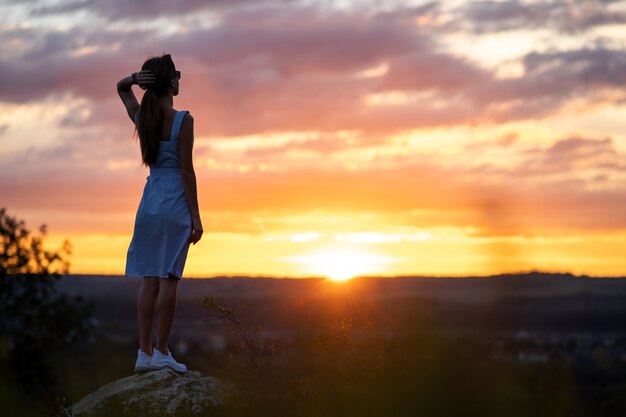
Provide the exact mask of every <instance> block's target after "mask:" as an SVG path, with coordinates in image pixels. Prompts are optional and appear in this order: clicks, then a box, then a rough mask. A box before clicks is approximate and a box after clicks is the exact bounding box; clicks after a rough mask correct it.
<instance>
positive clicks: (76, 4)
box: [30, 0, 297, 21]
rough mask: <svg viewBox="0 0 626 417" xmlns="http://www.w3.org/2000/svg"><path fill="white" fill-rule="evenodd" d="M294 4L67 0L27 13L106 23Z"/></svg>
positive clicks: (261, 0)
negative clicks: (88, 16)
mask: <svg viewBox="0 0 626 417" xmlns="http://www.w3.org/2000/svg"><path fill="white" fill-rule="evenodd" d="M281 3H297V1H295V0H211V1H204V0H177V1H170V0H150V1H131V2H128V1H126V0H107V1H98V0H78V1H74V0H70V1H65V2H60V3H57V4H54V5H44V6H37V7H34V8H32V9H31V10H30V15H31V16H33V17H41V16H49V15H57V14H67V13H72V12H76V11H82V10H85V11H88V12H90V13H93V14H94V15H96V16H98V17H99V18H104V19H106V20H116V21H117V20H132V21H138V20H148V19H155V18H158V17H176V16H184V15H190V14H193V13H198V12H201V11H204V10H215V9H217V10H220V9H225V8H226V9H227V8H232V7H242V6H246V5H252V6H255V7H258V6H260V5H264V4H267V5H270V6H272V5H278V6H280V4H281Z"/></svg>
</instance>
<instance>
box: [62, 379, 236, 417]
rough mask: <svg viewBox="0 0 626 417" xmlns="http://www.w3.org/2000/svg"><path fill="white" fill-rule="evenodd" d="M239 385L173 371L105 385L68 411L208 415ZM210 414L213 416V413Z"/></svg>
mask: <svg viewBox="0 0 626 417" xmlns="http://www.w3.org/2000/svg"><path fill="white" fill-rule="evenodd" d="M235 393H236V388H235V384H234V383H232V382H231V381H226V380H221V379H218V378H215V377H211V376H204V375H202V374H201V373H200V372H198V371H187V372H185V373H182V374H178V373H176V372H174V371H171V370H169V369H161V370H159V371H150V372H146V373H143V374H135V375H132V376H129V377H126V378H122V379H118V380H117V381H113V382H110V383H108V384H106V385H103V386H101V387H100V388H98V389H97V390H96V391H94V392H92V393H91V394H89V395H87V396H86V397H84V398H83V399H81V400H80V401H78V402H77V403H75V404H73V405H71V406H69V407H68V408H66V409H65V410H64V415H65V416H68V417H70V416H71V417H82V416H112V415H115V416H119V417H122V416H178V415H194V414H204V413H206V412H207V411H208V410H209V409H211V408H212V407H216V406H221V405H224V404H225V403H226V402H227V401H228V398H229V397H230V396H231V395H233V394H235ZM209 415H210V414H209Z"/></svg>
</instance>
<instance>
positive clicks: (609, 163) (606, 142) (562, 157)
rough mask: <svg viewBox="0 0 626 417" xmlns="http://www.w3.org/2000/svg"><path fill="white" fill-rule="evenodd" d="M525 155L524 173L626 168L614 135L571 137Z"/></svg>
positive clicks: (540, 173) (522, 168) (625, 169)
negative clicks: (590, 137) (616, 146)
mask: <svg viewBox="0 0 626 417" xmlns="http://www.w3.org/2000/svg"><path fill="white" fill-rule="evenodd" d="M523 155H524V162H523V164H521V166H520V169H518V170H517V172H518V173H522V172H523V174H524V175H546V174H567V173H576V172H578V173H580V172H582V171H583V170H586V169H602V170H607V171H625V172H626V158H625V156H624V155H620V154H619V153H618V152H617V150H616V149H615V146H614V144H613V140H612V139H610V138H605V139H587V138H583V137H569V138H565V139H561V140H559V141H557V142H556V143H555V144H554V145H552V146H550V147H549V148H547V149H531V150H528V151H526V152H524V153H523Z"/></svg>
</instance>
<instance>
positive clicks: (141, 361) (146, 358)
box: [135, 349, 155, 374]
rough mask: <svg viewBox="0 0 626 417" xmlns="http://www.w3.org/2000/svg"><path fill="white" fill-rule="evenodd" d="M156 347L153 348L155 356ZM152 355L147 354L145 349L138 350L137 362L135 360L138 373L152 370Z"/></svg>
mask: <svg viewBox="0 0 626 417" xmlns="http://www.w3.org/2000/svg"><path fill="white" fill-rule="evenodd" d="M154 351H155V349H152V356H154ZM152 356H150V355H148V354H146V353H145V352H144V351H143V350H141V349H139V350H138V351H137V362H135V372H136V373H138V374H141V373H144V372H148V371H149V370H150V361H151V360H152Z"/></svg>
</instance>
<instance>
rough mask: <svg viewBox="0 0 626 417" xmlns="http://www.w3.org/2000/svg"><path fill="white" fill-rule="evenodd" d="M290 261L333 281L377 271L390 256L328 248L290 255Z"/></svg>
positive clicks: (357, 250)
mask: <svg viewBox="0 0 626 417" xmlns="http://www.w3.org/2000/svg"><path fill="white" fill-rule="evenodd" d="M289 260H290V261H291V262H296V263H300V264H304V265H305V266H306V269H307V270H308V271H309V272H312V273H316V274H321V275H324V276H326V277H328V278H329V279H331V280H333V281H347V280H349V279H351V278H354V277H355V276H357V275H362V274H370V273H374V272H378V271H379V270H380V265H381V264H383V263H387V262H392V261H391V260H390V258H387V257H384V256H379V255H375V254H372V253H369V252H366V251H364V250H361V249H356V248H329V249H323V250H320V251H317V252H313V253H311V254H308V255H303V256H293V257H290V258H289Z"/></svg>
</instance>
